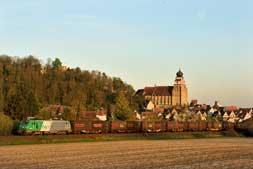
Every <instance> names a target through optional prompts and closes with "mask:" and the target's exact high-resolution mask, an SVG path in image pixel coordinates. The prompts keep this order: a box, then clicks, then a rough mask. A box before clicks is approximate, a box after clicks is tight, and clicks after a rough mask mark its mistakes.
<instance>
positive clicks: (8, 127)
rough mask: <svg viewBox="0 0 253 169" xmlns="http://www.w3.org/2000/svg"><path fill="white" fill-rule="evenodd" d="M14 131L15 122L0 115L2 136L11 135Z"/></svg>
mask: <svg viewBox="0 0 253 169" xmlns="http://www.w3.org/2000/svg"><path fill="white" fill-rule="evenodd" d="M12 129H13V121H12V119H11V118H10V117H8V116H6V115H4V114H3V113H0V135H10V134H11V133H12Z"/></svg>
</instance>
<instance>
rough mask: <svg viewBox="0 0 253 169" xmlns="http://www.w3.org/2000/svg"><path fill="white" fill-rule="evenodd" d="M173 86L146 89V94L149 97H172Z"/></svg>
mask: <svg viewBox="0 0 253 169" xmlns="http://www.w3.org/2000/svg"><path fill="white" fill-rule="evenodd" d="M172 90H173V86H155V87H145V88H144V94H145V95H148V96H152V95H153V96H171V95H172Z"/></svg>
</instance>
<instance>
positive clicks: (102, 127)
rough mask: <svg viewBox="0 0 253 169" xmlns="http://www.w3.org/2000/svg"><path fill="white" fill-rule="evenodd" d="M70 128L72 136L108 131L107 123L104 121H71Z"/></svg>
mask: <svg viewBox="0 0 253 169" xmlns="http://www.w3.org/2000/svg"><path fill="white" fill-rule="evenodd" d="M71 127H72V129H73V133H74V134H95V133H107V132H108V130H109V126H108V122H106V121H90V120H82V121H71Z"/></svg>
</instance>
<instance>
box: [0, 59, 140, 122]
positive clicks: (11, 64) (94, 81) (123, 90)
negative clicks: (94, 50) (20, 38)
mask: <svg viewBox="0 0 253 169" xmlns="http://www.w3.org/2000/svg"><path fill="white" fill-rule="evenodd" d="M0 75H1V76H0V91H1V92H0V112H3V113H2V114H5V115H7V116H9V117H10V118H11V119H13V120H22V119H23V118H26V117H28V116H43V114H41V113H43V112H41V110H42V109H43V108H44V107H46V106H49V105H57V104H58V105H64V106H66V107H68V108H69V111H68V113H69V114H71V113H72V114H73V113H76V112H80V111H85V110H98V109H101V108H103V109H105V110H108V111H109V113H110V114H113V117H115V118H116V119H118V120H125V119H128V118H129V117H130V114H131V112H133V111H134V110H137V111H138V110H139V107H141V104H139V103H141V102H142V98H138V97H139V96H138V97H137V96H135V90H134V89H133V87H132V86H131V85H129V84H127V83H125V82H123V81H122V80H121V79H120V78H117V77H109V76H107V75H106V74H105V73H102V72H99V71H88V70H81V69H80V68H79V67H77V68H73V69H72V68H68V67H65V66H63V65H62V63H61V61H60V59H58V58H56V59H55V60H51V59H48V61H47V63H46V64H44V65H43V64H42V63H41V61H40V60H39V59H38V58H36V57H34V56H28V57H24V58H20V57H10V56H6V55H1V56H0ZM68 117H73V116H71V115H70V116H68Z"/></svg>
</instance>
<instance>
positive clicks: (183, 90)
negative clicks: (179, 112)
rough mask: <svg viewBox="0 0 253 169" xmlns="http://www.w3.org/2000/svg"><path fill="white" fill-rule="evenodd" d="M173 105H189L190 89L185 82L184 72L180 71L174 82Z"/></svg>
mask: <svg viewBox="0 0 253 169" xmlns="http://www.w3.org/2000/svg"><path fill="white" fill-rule="evenodd" d="M172 105H173V106H176V105H178V106H186V105H188V89H187V87H186V84H185V80H184V74H183V72H181V70H180V69H179V71H178V72H177V76H176V79H175V82H174V86H173V90H172Z"/></svg>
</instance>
